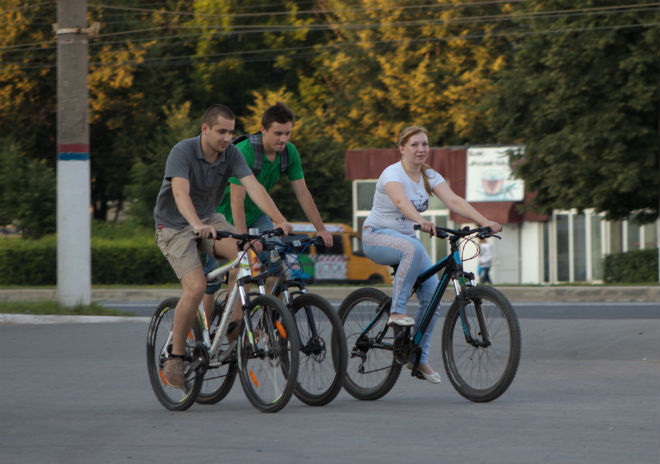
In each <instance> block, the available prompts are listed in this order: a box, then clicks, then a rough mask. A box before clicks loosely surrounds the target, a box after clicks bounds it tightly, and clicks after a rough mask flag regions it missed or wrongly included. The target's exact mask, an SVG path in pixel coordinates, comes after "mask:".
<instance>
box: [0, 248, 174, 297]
mask: <svg viewBox="0 0 660 464" xmlns="http://www.w3.org/2000/svg"><path fill="white" fill-rule="evenodd" d="M177 281H178V280H177V278H176V275H175V274H174V271H172V268H171V267H170V265H169V264H168V263H167V261H166V260H165V258H164V257H163V255H162V253H161V252H160V250H159V249H158V246H156V243H155V241H154V240H153V239H152V240H150V241H145V240H144V239H138V240H130V239H124V240H110V239H93V240H92V283H93V284H129V285H140V284H154V285H155V284H164V283H170V282H177ZM56 283H57V240H56V238H55V237H53V236H49V237H45V238H43V239H40V240H23V239H19V238H8V239H3V240H0V285H55V284H56Z"/></svg>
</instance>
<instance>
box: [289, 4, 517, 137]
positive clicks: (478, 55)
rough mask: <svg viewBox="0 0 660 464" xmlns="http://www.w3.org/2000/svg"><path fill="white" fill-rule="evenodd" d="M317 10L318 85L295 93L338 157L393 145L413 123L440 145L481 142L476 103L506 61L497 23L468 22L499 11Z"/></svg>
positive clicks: (455, 7) (449, 7)
mask: <svg viewBox="0 0 660 464" xmlns="http://www.w3.org/2000/svg"><path fill="white" fill-rule="evenodd" d="M321 4H322V5H323V6H324V7H325V8H326V9H327V11H328V12H327V13H326V15H325V18H324V19H325V22H326V23H327V24H328V26H329V27H330V28H331V35H330V37H329V39H328V41H327V43H325V44H323V45H318V46H317V52H318V58H317V59H316V60H315V62H314V63H315V65H316V70H315V73H314V76H313V79H314V82H313V83H310V82H306V81H305V80H304V79H302V78H301V84H302V85H301V87H300V90H301V93H303V97H304V92H307V91H311V92H312V93H313V94H316V95H317V99H316V102H317V103H316V105H317V106H322V108H323V111H324V114H325V118H324V119H325V120H326V121H327V122H326V124H325V130H326V131H328V133H329V135H330V136H331V137H332V138H333V140H335V141H336V142H338V143H339V144H341V146H342V148H343V149H346V148H357V147H364V146H375V147H388V146H390V147H391V146H393V144H394V143H395V140H396V137H397V135H398V133H399V132H400V130H401V129H403V128H404V127H406V126H410V125H421V126H425V127H427V128H428V129H429V131H430V134H429V135H430V139H431V143H433V144H437V145H446V144H458V143H466V142H472V141H473V140H474V139H475V138H482V137H484V136H485V135H484V134H485V133H486V132H485V125H484V122H483V117H482V114H481V113H480V112H479V111H478V106H477V105H478V103H480V101H481V99H482V98H483V97H484V96H485V95H487V94H488V93H489V92H490V91H491V88H492V85H493V81H492V75H493V72H494V71H496V70H498V69H500V68H501V67H502V66H503V65H504V60H503V56H501V53H500V51H499V46H498V44H499V42H500V40H499V39H493V38H491V37H490V36H489V35H488V33H489V32H491V31H493V30H495V29H496V28H497V27H499V26H498V24H497V23H493V22H490V23H489V22H477V21H471V20H470V18H471V17H480V16H483V15H494V14H496V13H499V12H500V10H501V8H502V7H501V6H499V5H495V4H492V3H491V4H487V5H483V6H478V5H469V4H467V5H466V4H465V2H460V1H457V0H456V1H454V0H451V1H435V2H426V3H425V4H424V3H422V4H420V2H418V1H415V0H409V1H401V2H396V4H393V3H392V2H390V1H387V0H370V1H364V2H361V4H360V7H356V6H355V4H354V2H349V1H344V0H328V1H323V2H321ZM319 90H322V92H321V93H320V95H319ZM318 97H321V99H320V100H319V99H318Z"/></svg>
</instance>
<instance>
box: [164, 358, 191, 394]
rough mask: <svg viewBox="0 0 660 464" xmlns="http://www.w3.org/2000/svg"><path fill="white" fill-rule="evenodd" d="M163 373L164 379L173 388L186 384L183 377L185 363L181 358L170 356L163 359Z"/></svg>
mask: <svg viewBox="0 0 660 464" xmlns="http://www.w3.org/2000/svg"><path fill="white" fill-rule="evenodd" d="M163 372H164V374H165V380H167V383H168V385H169V386H170V387H174V388H183V387H184V386H185V384H186V378H185V375H184V373H185V365H184V363H183V358H180V357H178V356H177V357H175V358H170V359H168V360H167V361H165V369H163Z"/></svg>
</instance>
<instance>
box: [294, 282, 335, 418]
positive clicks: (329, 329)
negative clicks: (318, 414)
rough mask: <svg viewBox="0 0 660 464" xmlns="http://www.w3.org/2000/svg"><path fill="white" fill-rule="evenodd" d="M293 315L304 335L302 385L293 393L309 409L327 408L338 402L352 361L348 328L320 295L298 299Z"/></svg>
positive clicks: (305, 295) (299, 374)
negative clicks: (345, 332)
mask: <svg viewBox="0 0 660 464" xmlns="http://www.w3.org/2000/svg"><path fill="white" fill-rule="evenodd" d="M291 312H292V314H293V317H294V319H295V321H296V325H297V328H298V334H299V335H300V362H299V367H298V383H297V385H296V389H295V390H294V392H293V393H294V395H296V397H297V398H298V399H299V400H300V401H302V402H303V403H305V404H307V405H310V406H324V405H326V404H328V403H330V402H331V401H332V400H333V399H335V397H336V396H337V394H339V392H340V391H341V387H342V385H343V384H344V377H345V376H346V363H347V361H348V360H347V355H346V336H345V335H344V326H343V325H342V323H341V321H340V320H339V316H337V313H336V312H335V310H334V308H333V307H332V305H331V304H330V303H329V302H328V300H326V299H325V298H323V297H322V296H320V295H315V294H311V293H306V294H302V295H299V296H297V297H295V298H294V300H293V304H292V311H291ZM308 312H309V313H308ZM309 315H311V318H310V317H308V316H309ZM312 324H313V326H314V331H315V333H316V336H315V335H314V331H312Z"/></svg>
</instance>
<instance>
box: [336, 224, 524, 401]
mask: <svg viewBox="0 0 660 464" xmlns="http://www.w3.org/2000/svg"><path fill="white" fill-rule="evenodd" d="M415 228H416V229H418V230H419V226H416V227H415ZM436 232H437V237H438V238H449V243H450V250H451V251H450V253H449V255H448V256H446V257H445V258H443V259H442V260H440V261H439V262H437V263H436V264H434V265H433V266H431V267H430V268H429V269H427V270H426V271H424V272H423V273H422V274H421V275H420V276H419V277H418V278H417V281H416V282H415V284H414V286H413V289H412V291H411V295H412V293H414V292H415V291H416V290H417V289H418V288H419V286H420V285H421V284H422V283H423V282H424V281H426V280H427V279H428V278H429V277H431V276H432V275H434V274H436V273H438V272H440V271H441V270H443V269H444V273H443V274H442V276H441V278H440V281H439V283H438V286H437V287H436V289H435V292H434V294H433V296H432V298H431V300H430V301H429V304H428V306H427V308H426V310H425V312H424V314H423V316H422V317H421V323H420V324H419V326H418V327H417V328H416V329H415V331H414V332H412V331H411V327H405V328H402V327H398V326H395V325H391V326H388V325H387V319H388V317H389V311H390V306H391V303H392V299H391V297H388V296H387V295H385V293H383V292H381V291H380V290H377V289H375V288H361V289H358V290H355V291H354V292H352V293H351V294H350V295H349V296H348V297H347V298H346V299H345V300H344V301H343V302H342V304H341V306H340V308H339V317H340V319H341V320H342V323H343V324H344V331H345V332H346V338H347V341H348V346H349V347H350V348H349V349H350V353H349V366H348V368H347V373H346V379H345V381H344V387H345V388H346V390H347V391H348V392H349V393H350V394H351V395H352V396H354V397H355V398H357V399H360V400H376V399H378V398H381V397H382V396H384V395H385V394H386V393H387V392H389V391H390V390H391V389H392V387H393V386H394V384H395V382H396V380H397V379H398V377H399V375H400V373H401V366H402V365H403V364H406V363H408V362H411V359H412V360H413V361H412V362H413V365H412V366H411V367H412V371H411V375H413V376H415V377H418V378H423V374H422V373H421V371H419V369H418V362H419V357H420V353H421V348H420V345H419V344H420V342H421V340H422V337H423V336H424V334H425V332H426V330H427V328H428V325H429V323H430V321H431V316H432V315H433V314H434V311H436V310H438V306H439V304H440V300H441V299H442V295H443V294H444V293H445V290H446V289H447V287H448V286H449V283H450V281H451V282H452V283H453V286H454V289H455V292H456V298H455V299H454V301H453V303H452V305H451V307H450V308H449V310H448V312H447V315H446V317H445V322H444V326H443V330H442V360H443V363H444V366H445V370H446V372H447V376H448V377H449V380H450V382H451V384H452V385H453V387H454V388H455V389H456V391H457V392H458V393H459V394H460V395H462V396H463V397H465V398H467V399H468V400H470V401H474V402H487V401H493V400H494V399H496V398H498V397H499V396H500V395H502V394H503V393H504V392H505V391H506V390H507V388H508V387H509V385H511V382H513V379H514V377H515V374H516V370H517V369H518V363H519V361H520V349H521V341H520V327H519V324H518V319H517V317H516V314H515V312H514V310H513V307H512V306H511V303H509V301H508V300H507V298H506V297H505V296H504V295H503V294H502V293H501V292H499V291H498V290H496V289H495V288H493V287H483V286H478V285H477V284H476V283H475V281H474V274H472V273H468V272H465V271H464V270H463V263H462V260H461V256H460V253H459V245H458V241H459V240H460V239H464V238H465V239H468V240H469V238H468V237H470V236H471V235H474V234H476V235H477V237H483V238H487V237H491V236H493V237H497V238H500V237H498V236H497V235H494V234H492V232H491V230H490V228H487V227H486V228H483V227H480V228H476V229H470V228H469V227H465V228H463V229H460V230H455V229H450V228H446V227H439V226H436Z"/></svg>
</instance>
